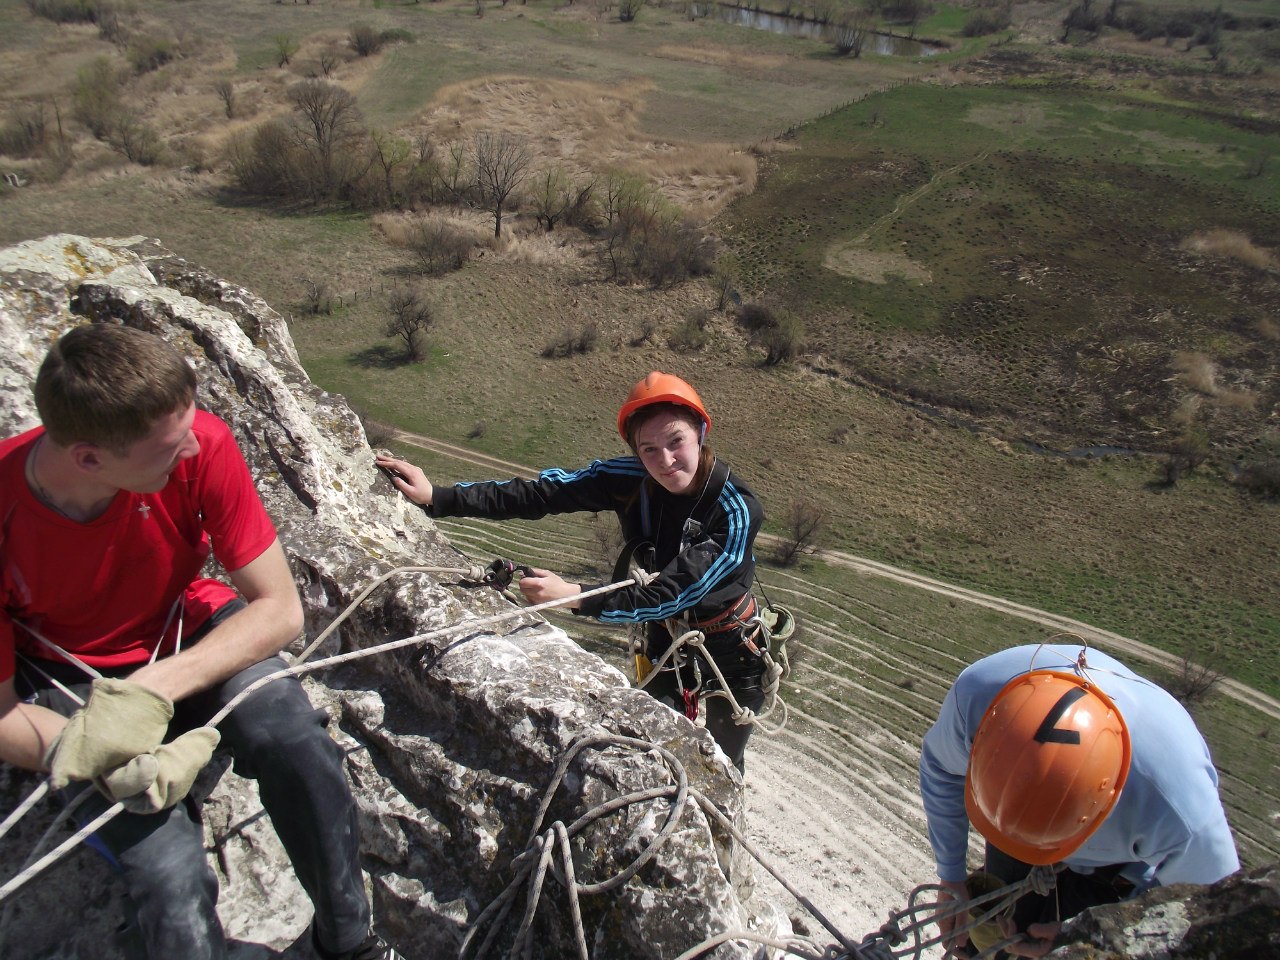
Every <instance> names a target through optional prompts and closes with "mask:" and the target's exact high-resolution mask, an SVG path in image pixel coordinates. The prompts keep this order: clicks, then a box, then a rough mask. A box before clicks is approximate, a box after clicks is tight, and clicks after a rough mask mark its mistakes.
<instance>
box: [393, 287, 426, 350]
mask: <svg viewBox="0 0 1280 960" xmlns="http://www.w3.org/2000/svg"><path fill="white" fill-rule="evenodd" d="M387 308H388V310H390V312H391V316H390V318H389V319H388V320H387V326H386V330H385V333H386V335H387V336H388V337H398V338H399V339H400V340H401V341H402V342H403V343H404V347H405V357H406V358H407V359H408V360H409V361H410V362H411V363H417V362H418V361H419V360H421V359H422V358H423V357H425V356H426V352H425V346H424V343H423V341H424V340H425V333H426V331H427V329H428V328H429V327H430V326H431V324H432V323H433V322H434V321H435V313H434V311H433V310H432V308H431V304H430V303H429V302H428V301H427V298H426V296H425V295H424V294H423V293H422V291H420V290H418V289H416V288H414V287H401V288H397V289H395V290H392V291H391V294H390V295H389V296H388V297H387Z"/></svg>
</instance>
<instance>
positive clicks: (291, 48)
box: [271, 33, 298, 67]
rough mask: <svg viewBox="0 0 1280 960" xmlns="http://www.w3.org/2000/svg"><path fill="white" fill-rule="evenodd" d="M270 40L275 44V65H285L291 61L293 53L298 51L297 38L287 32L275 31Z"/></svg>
mask: <svg viewBox="0 0 1280 960" xmlns="http://www.w3.org/2000/svg"><path fill="white" fill-rule="evenodd" d="M271 42H272V43H273V44H275V50H276V66H277V67H287V66H288V65H289V64H290V63H292V62H293V55H294V54H295V53H297V52H298V41H297V40H295V39H294V38H293V37H291V36H289V34H287V33H277V34H276V35H275V36H274V37H272V38H271Z"/></svg>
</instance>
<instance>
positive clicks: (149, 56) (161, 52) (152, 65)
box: [127, 36, 178, 73]
mask: <svg viewBox="0 0 1280 960" xmlns="http://www.w3.org/2000/svg"><path fill="white" fill-rule="evenodd" d="M127 57H128V60H129V65H130V66H131V67H133V70H134V72H135V73H150V72H151V71H152V70H159V69H160V68H161V67H163V66H164V65H165V64H166V63H168V62H169V61H170V60H176V59H177V58H178V44H177V43H176V42H175V41H174V40H171V39H169V38H167V37H152V36H142V37H138V38H137V39H136V40H134V41H133V42H132V43H131V44H129V51H128V54H127Z"/></svg>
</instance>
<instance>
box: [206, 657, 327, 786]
mask: <svg viewBox="0 0 1280 960" xmlns="http://www.w3.org/2000/svg"><path fill="white" fill-rule="evenodd" d="M276 687H281V689H279V690H277V689H275V688H276ZM290 687H292V688H293V689H289V688H290ZM259 698H260V699H259ZM250 704H252V708H251V709H244V708H245V707H249V706H250ZM328 723H329V714H328V713H327V712H326V711H325V710H323V709H317V708H315V707H312V706H311V702H310V701H309V700H308V699H307V697H306V694H305V693H303V691H302V689H301V687H300V686H298V685H296V684H291V683H289V682H288V681H287V680H286V681H283V682H282V681H276V682H275V683H271V684H268V685H267V686H266V687H263V688H262V689H261V690H259V691H258V692H257V693H256V694H255V695H254V696H253V697H251V698H250V699H249V700H246V701H245V702H244V704H242V705H241V707H238V708H237V709H236V710H235V711H234V712H233V713H232V714H230V715H229V716H228V717H227V718H226V719H225V720H223V721H222V723H220V724H219V725H218V729H219V731H220V732H221V733H222V745H223V746H225V747H227V748H229V749H230V750H231V751H232V753H233V754H234V756H235V771H236V773H237V774H239V775H240V776H243V777H249V778H251V779H255V780H257V779H261V778H262V777H263V776H264V775H265V776H273V775H275V776H285V777H288V776H291V775H294V774H297V773H307V772H311V773H314V772H315V771H316V769H317V766H319V767H326V766H329V765H338V766H340V765H341V762H342V750H341V748H340V747H339V746H338V745H337V744H336V743H334V742H333V739H332V738H331V737H330V736H329V731H328V729H327V727H328Z"/></svg>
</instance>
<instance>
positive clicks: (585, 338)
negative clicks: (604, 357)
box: [542, 320, 600, 358]
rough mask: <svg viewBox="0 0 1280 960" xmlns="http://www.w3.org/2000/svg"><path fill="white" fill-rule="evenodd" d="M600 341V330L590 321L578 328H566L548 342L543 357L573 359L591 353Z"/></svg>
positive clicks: (543, 350) (571, 326)
mask: <svg viewBox="0 0 1280 960" xmlns="http://www.w3.org/2000/svg"><path fill="white" fill-rule="evenodd" d="M599 339H600V328H599V327H598V326H597V325H596V323H595V321H593V320H589V321H587V322H586V323H583V324H579V325H577V326H573V325H570V326H566V327H563V328H561V330H560V331H559V332H558V333H557V334H556V335H555V336H554V337H552V338H551V339H550V340H549V341H547V345H546V346H544V347H543V348H542V355H543V356H544V357H547V358H555V357H571V356H573V355H574V354H575V353H590V352H591V351H592V350H594V349H595V347H596V343H597V341H598V340H599Z"/></svg>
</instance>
